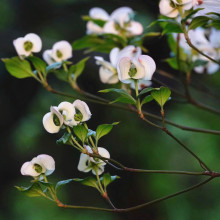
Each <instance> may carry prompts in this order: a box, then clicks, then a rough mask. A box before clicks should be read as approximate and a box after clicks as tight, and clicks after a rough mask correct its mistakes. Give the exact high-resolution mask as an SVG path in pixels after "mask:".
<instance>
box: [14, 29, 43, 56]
mask: <svg viewBox="0 0 220 220" xmlns="http://www.w3.org/2000/svg"><path fill="white" fill-rule="evenodd" d="M13 44H14V47H15V49H16V52H17V54H18V55H19V56H25V57H27V56H29V55H31V54H32V53H37V52H40V50H41V48H42V41H41V39H40V37H39V36H38V35H37V34H33V33H30V34H27V35H25V36H24V37H19V38H17V39H15V40H14V41H13Z"/></svg>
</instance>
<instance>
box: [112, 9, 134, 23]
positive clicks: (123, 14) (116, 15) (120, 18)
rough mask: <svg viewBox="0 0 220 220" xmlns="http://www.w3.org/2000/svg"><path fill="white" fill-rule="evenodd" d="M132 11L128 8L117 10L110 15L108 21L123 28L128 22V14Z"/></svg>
mask: <svg viewBox="0 0 220 220" xmlns="http://www.w3.org/2000/svg"><path fill="white" fill-rule="evenodd" d="M132 13H134V11H133V10H132V9H131V8H129V7H121V8H117V9H116V10H114V11H113V12H112V13H111V16H110V19H112V20H114V21H117V22H118V23H119V24H120V26H121V27H123V26H124V23H126V22H128V21H129V20H130V14H132Z"/></svg>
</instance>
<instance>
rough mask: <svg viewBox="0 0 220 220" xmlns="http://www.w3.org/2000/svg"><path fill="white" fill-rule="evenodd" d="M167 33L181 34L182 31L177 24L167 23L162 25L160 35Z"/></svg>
mask: <svg viewBox="0 0 220 220" xmlns="http://www.w3.org/2000/svg"><path fill="white" fill-rule="evenodd" d="M167 33H183V29H182V27H181V25H180V24H179V23H177V22H172V23H170V22H169V23H167V24H166V25H164V27H163V32H162V35H164V34H167Z"/></svg>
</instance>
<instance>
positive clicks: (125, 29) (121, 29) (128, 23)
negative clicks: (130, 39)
mask: <svg viewBox="0 0 220 220" xmlns="http://www.w3.org/2000/svg"><path fill="white" fill-rule="evenodd" d="M133 14H134V11H133V10H132V9H131V8H129V7H121V8H118V9H116V10H115V11H113V12H112V14H111V15H110V18H109V20H108V21H107V22H106V23H105V25H104V27H103V30H104V32H105V33H110V34H116V35H127V36H136V35H140V34H142V33H143V26H142V25H141V23H139V22H136V21H133V20H131V17H132V15H133Z"/></svg>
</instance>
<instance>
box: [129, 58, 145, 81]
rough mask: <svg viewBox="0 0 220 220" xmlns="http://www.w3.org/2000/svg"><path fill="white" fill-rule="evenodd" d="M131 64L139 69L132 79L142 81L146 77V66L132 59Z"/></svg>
mask: <svg viewBox="0 0 220 220" xmlns="http://www.w3.org/2000/svg"><path fill="white" fill-rule="evenodd" d="M131 62H132V63H133V64H134V65H135V67H136V69H137V73H136V74H135V75H134V76H133V77H132V78H133V79H142V78H144V76H145V68H144V66H143V65H142V64H141V63H140V62H139V61H138V60H137V59H136V58H132V59H131Z"/></svg>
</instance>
